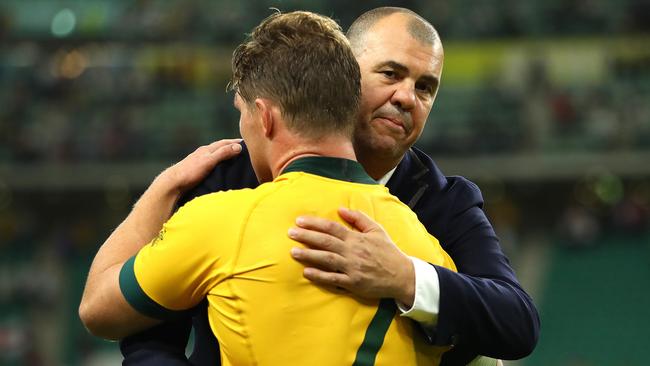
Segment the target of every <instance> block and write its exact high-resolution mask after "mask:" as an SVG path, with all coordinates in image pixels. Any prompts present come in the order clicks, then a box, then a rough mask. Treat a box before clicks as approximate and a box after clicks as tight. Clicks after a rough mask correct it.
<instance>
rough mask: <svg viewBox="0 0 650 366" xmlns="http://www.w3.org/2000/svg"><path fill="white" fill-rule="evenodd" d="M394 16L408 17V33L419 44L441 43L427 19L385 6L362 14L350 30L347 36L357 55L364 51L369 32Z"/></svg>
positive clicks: (402, 9) (407, 10) (404, 10)
mask: <svg viewBox="0 0 650 366" xmlns="http://www.w3.org/2000/svg"><path fill="white" fill-rule="evenodd" d="M393 14H403V15H405V16H406V17H408V23H407V25H406V31H407V32H408V33H409V35H410V36H411V37H413V38H414V39H416V40H417V41H418V42H420V43H423V44H425V45H435V44H436V42H439V40H440V37H439V36H438V32H437V31H436V29H435V28H434V27H433V26H432V25H431V23H429V22H428V21H427V20H426V19H424V18H422V17H421V16H420V15H418V14H417V13H415V12H413V11H411V10H409V9H406V8H398V7H391V6H385V7H381V8H376V9H372V10H369V11H367V12H365V13H363V14H361V15H360V16H359V17H358V18H357V19H356V20H355V21H354V22H353V23H352V25H351V26H350V28H348V31H347V33H346V36H347V37H348V40H350V44H351V45H352V49H353V51H354V53H355V54H358V52H359V51H360V50H361V49H362V47H361V46H362V45H363V40H364V37H365V35H366V34H367V33H368V31H370V30H371V29H372V27H373V26H375V24H377V22H378V21H380V20H382V19H384V18H386V17H388V16H391V15H393Z"/></svg>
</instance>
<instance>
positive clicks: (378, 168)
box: [355, 149, 404, 180]
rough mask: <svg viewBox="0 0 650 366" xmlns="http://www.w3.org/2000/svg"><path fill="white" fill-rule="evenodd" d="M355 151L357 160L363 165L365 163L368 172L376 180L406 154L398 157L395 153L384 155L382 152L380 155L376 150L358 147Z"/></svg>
mask: <svg viewBox="0 0 650 366" xmlns="http://www.w3.org/2000/svg"><path fill="white" fill-rule="evenodd" d="M355 152H356V156H357V160H358V161H359V163H361V165H363V169H365V170H366V173H368V175H369V176H370V177H371V178H372V179H374V180H379V179H381V178H382V177H383V176H384V175H386V174H387V173H388V172H390V171H391V170H392V169H393V168H395V167H396V166H397V164H399V162H400V161H402V158H403V157H404V155H399V156H397V157H396V156H395V155H386V156H382V155H381V154H379V155H378V154H377V153H376V152H375V153H368V152H367V151H364V150H363V149H358V150H356V151H355Z"/></svg>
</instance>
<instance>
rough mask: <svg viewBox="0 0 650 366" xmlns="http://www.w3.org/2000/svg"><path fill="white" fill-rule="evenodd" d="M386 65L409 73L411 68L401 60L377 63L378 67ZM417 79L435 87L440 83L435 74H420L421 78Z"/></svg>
mask: <svg viewBox="0 0 650 366" xmlns="http://www.w3.org/2000/svg"><path fill="white" fill-rule="evenodd" d="M386 66H388V67H390V68H392V69H393V70H395V71H397V72H400V73H404V74H408V72H409V68H408V67H406V65H403V64H400V63H399V62H396V61H392V60H388V61H384V62H382V63H380V64H379V65H377V67H376V68H377V69H381V68H382V67H386ZM417 81H423V82H425V83H427V84H430V85H432V86H434V87H435V86H437V85H438V83H439V81H438V78H437V77H435V76H433V75H422V76H420V78H418V80H417Z"/></svg>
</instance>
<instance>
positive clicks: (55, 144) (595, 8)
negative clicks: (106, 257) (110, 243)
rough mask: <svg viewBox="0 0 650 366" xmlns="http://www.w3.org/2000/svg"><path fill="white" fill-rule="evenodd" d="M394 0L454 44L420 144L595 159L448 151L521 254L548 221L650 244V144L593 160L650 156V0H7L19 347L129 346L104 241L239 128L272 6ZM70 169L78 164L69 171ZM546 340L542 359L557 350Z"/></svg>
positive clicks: (7, 148)
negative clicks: (232, 86) (113, 333)
mask: <svg viewBox="0 0 650 366" xmlns="http://www.w3.org/2000/svg"><path fill="white" fill-rule="evenodd" d="M389 4H390V5H398V6H405V7H408V8H410V9H412V10H414V11H416V12H418V13H419V14H421V15H422V16H423V17H425V18H427V19H428V20H429V21H430V22H431V23H432V24H434V25H435V26H436V27H437V29H438V31H439V33H440V35H441V37H442V39H443V44H444V45H445V52H446V59H445V70H444V72H443V81H442V86H441V89H440V92H439V94H438V98H437V100H436V103H435V105H434V108H433V110H432V112H431V115H430V118H429V121H428V125H427V128H426V129H425V132H424V135H423V137H422V139H421V140H420V142H419V143H418V144H417V145H418V146H419V147H420V148H422V149H423V150H425V151H427V152H428V153H430V154H431V155H433V156H434V158H435V157H440V158H441V159H442V161H443V162H444V161H445V160H444V159H450V160H449V161H451V162H453V161H462V162H465V163H468V165H467V166H469V167H472V166H474V167H480V165H481V164H482V162H483V160H482V159H490V158H491V157H494V158H495V159H497V160H496V161H497V162H498V161H500V160H498V159H499V158H500V157H504V156H506V157H513V158H517V157H520V156H521V157H527V156H547V155H548V156H556V157H557V156H559V157H560V158H561V159H563V160H566V161H567V162H569V168H571V165H570V163H571V161H573V160H572V157H574V156H581V157H586V161H587V162H588V164H591V163H593V164H594V168H593V169H592V170H589V174H582V173H578V172H582V171H584V169H583V168H584V167H583V166H582V165H584V161H585V160H575V162H574V165H575V171H576V173H575V174H573V175H572V174H568V175H565V176H563V177H562V178H561V179H558V178H557V177H555V176H553V174H547V173H545V172H548V171H549V170H548V169H546V170H544V169H541V168H542V167H540V166H538V165H536V164H534V163H532V162H531V163H530V164H524V166H523V168H522V167H521V166H519V168H518V169H523V170H530V171H535V170H537V169H539V170H540V173H539V174H534V177H535V178H534V179H524V178H522V177H523V176H525V174H523V173H521V174H519V175H518V174H510V175H508V178H506V177H504V176H501V175H500V173H499V172H502V171H504V170H507V169H508V167H503V166H502V167H501V169H500V170H495V172H494V173H493V174H479V173H478V172H479V171H480V169H478V168H477V169H476V170H472V169H471V168H470V169H469V170H468V171H463V170H462V169H460V168H458V170H454V169H453V167H452V168H451V169H450V170H451V171H448V169H447V166H443V168H444V169H443V170H445V171H446V172H447V173H454V174H461V175H466V176H468V177H469V178H472V179H474V180H476V181H477V183H479V186H480V187H481V188H482V189H483V192H484V196H485V198H486V209H487V212H488V216H489V217H490V218H491V219H492V220H493V223H494V224H495V227H496V229H497V232H498V234H499V235H500V236H501V238H502V241H503V245H504V248H505V249H506V251H507V252H508V254H509V255H510V257H511V259H512V260H513V262H514V263H515V269H518V266H517V263H520V262H519V258H520V257H521V256H523V255H522V254H521V253H523V252H524V251H525V249H526V245H527V244H526V243H528V242H529V241H531V239H530V238H538V237H544V243H545V244H544V245H547V246H554V245H555V246H561V245H562V244H565V245H566V246H567V247H571V248H593V247H596V246H598V244H602V243H604V242H607V243H611V242H618V241H619V239H617V238H623V239H621V240H631V241H632V242H634V243H640V244H638V245H637V247H641V248H646V249H642V253H645V254H644V255H646V259H647V261H648V263H650V244H649V243H650V233H649V230H650V224H649V223H650V164H649V165H648V167H649V168H647V169H645V170H640V171H635V170H631V171H630V170H625V172H626V173H625V174H623V175H621V174H617V168H621V166H620V165H624V164H626V162H628V159H619V160H614V161H613V162H612V163H610V164H609V165H607V164H606V165H604V166H602V165H598V161H591V160H590V159H599V158H602V157H604V156H608V155H609V154H625V155H624V156H630V157H632V158H633V159H637V160H638V159H641V158H644V157H647V156H650V155H649V154H650V47H648V46H649V45H650V2H648V1H645V0H619V1H615V0H569V1H563V0H551V1H545V2H539V1H533V0H525V1H523V0H519V1H517V0H509V1H498V0H489V1H480V2H478V1H469V0H462V1H416V0H411V1H401V2H390V3H389V2H385V1H364V2H352V1H342V0H334V1H325V0H310V1H307V0H303V1H299V0H293V1H263V0H249V1H235V0H219V1H208V0H193V1H183V2H180V1H173V2H172V1H153V0H149V1H147V0H142V1H112V2H105V1H99V0H92V1H72V0H68V1H65V0H60V1H38V0H5V1H2V2H0V253H2V255H1V256H0V365H64V364H65V365H75V364H83V365H90V364H102V362H108V364H110V362H114V359H113V358H112V357H114V354H115V351H116V349H117V347H116V346H115V345H110V344H106V343H105V342H101V341H98V340H95V339H92V338H91V337H90V336H88V335H86V334H85V332H84V330H83V329H82V327H81V325H80V324H79V322H78V320H77V317H76V306H77V302H78V300H79V296H80V294H81V288H80V286H81V285H82V283H83V280H84V276H85V274H86V271H87V268H88V266H89V260H90V258H91V255H92V254H94V252H95V250H96V248H97V246H98V245H99V244H100V243H99V242H98V241H99V240H100V238H104V237H106V235H107V234H108V232H109V230H110V229H111V228H112V227H114V226H115V225H116V224H117V223H118V221H119V220H120V218H121V217H123V216H124V215H125V214H126V212H128V210H129V207H130V205H131V204H132V203H133V202H134V200H135V199H136V198H137V195H138V193H139V192H140V191H141V190H142V189H143V188H144V186H145V185H146V183H147V182H148V181H149V180H150V179H152V178H153V174H155V172H156V169H158V168H162V167H164V166H165V165H168V164H170V163H171V162H174V161H176V160H179V159H180V158H182V157H183V156H184V155H185V154H186V153H188V152H190V151H191V150H193V149H194V148H195V147H196V146H198V145H200V144H204V143H208V142H210V141H212V140H214V139H218V138H222V137H233V136H236V135H237V134H238V132H237V131H238V130H237V121H238V115H237V113H236V110H235V109H234V108H233V106H232V95H231V94H228V93H226V92H225V89H226V84H227V82H228V79H229V77H230V64H229V62H230V55H231V53H232V50H233V49H234V46H235V45H236V44H237V43H238V42H240V41H241V40H242V39H243V37H244V34H245V33H246V32H247V31H248V30H250V29H251V28H252V27H253V26H254V25H255V24H257V23H258V22H259V21H260V20H261V19H263V18H264V17H265V16H267V15H268V14H269V13H270V11H269V7H277V8H279V9H281V10H284V11H288V10H294V9H305V10H311V11H316V12H320V13H323V14H325V15H329V16H332V17H333V18H335V19H337V20H338V21H339V22H340V23H341V25H342V26H343V27H344V28H346V27H347V26H348V25H349V24H350V23H351V21H352V20H353V19H354V18H355V17H356V16H357V15H359V14H361V13H362V12H363V11H365V10H367V9H370V8H373V7H376V6H382V5H389ZM454 159H456V160H454ZM458 159H460V160H458ZM443 165H444V164H443ZM60 166H65V167H67V168H66V170H57V167H60ZM93 166H94V167H95V168H92V167H93ZM152 166H153V168H152ZM53 167H54V168H53ZM127 170H128V171H133V172H134V174H133V176H131V175H129V174H125V173H122V174H117V173H116V172H119V171H127ZM53 174H54V175H56V174H59V175H64V177H59V178H60V179H61V181H63V182H64V183H62V184H57V185H56V186H52V185H50V182H51V181H52V175H53ZM90 176H93V177H94V178H93V177H90ZM134 176H138V177H140V178H137V179H135V178H134ZM75 181H88V182H89V183H87V184H84V185H82V186H79V185H76V184H74V183H70V182H75ZM65 182H68V183H65ZM643 250H645V252H644V251H643ZM521 263H523V262H521ZM648 267H650V266H648ZM539 286H540V287H541V288H543V287H544V284H543V283H542V284H541V285H539ZM541 291H542V290H540V292H541ZM639 301H640V302H641V303H645V302H644V301H648V300H647V298H644V299H642V300H639ZM544 311H545V309H544V307H543V306H542V314H543V315H544ZM542 320H544V318H543V319H542ZM642 321H644V322H646V323H647V322H648V321H649V320H648V319H642ZM543 344H544V343H543V342H542V343H541V345H543ZM540 352H542V353H543V352H544V351H543V350H542V351H540ZM546 352H548V353H551V352H552V350H547V351H546ZM534 356H535V355H533V358H532V359H531V360H530V363H526V364H531V365H532V364H535V365H536V364H548V363H544V359H543V358H541V356H540V357H538V359H537V361H535V358H534ZM102 357H106V358H105V359H103V358H102ZM549 357H550V356H549ZM572 357H573V356H572ZM576 357H577V356H576ZM102 360H103V361H102ZM546 360H548V359H546ZM570 360H573V358H570ZM577 360H582V361H584V362H591V363H585V364H588V365H591V364H594V365H597V364H601V363H597V362H594V361H590V359H589V358H588V357H586V356H585V357H584V358H579V357H578V358H577ZM585 360H586V361H585ZM535 362H537V363H535ZM567 362H569V361H567ZM567 364H568V363H567ZM602 364H608V363H602ZM631 364H634V363H631Z"/></svg>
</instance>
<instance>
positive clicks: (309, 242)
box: [288, 227, 344, 253]
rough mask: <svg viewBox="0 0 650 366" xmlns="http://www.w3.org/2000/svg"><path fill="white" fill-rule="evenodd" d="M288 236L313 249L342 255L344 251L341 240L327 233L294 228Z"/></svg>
mask: <svg viewBox="0 0 650 366" xmlns="http://www.w3.org/2000/svg"><path fill="white" fill-rule="evenodd" d="M288 235H289V237H290V238H291V239H293V240H295V241H298V242H300V243H302V244H304V245H306V246H308V247H310V248H313V249H320V250H326V251H330V252H334V253H341V252H342V250H343V249H344V248H343V242H342V241H341V240H340V239H339V238H337V237H335V236H332V235H329V234H327V233H321V232H319V231H314V230H309V229H304V228H299V227H292V228H290V229H289V232H288Z"/></svg>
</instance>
